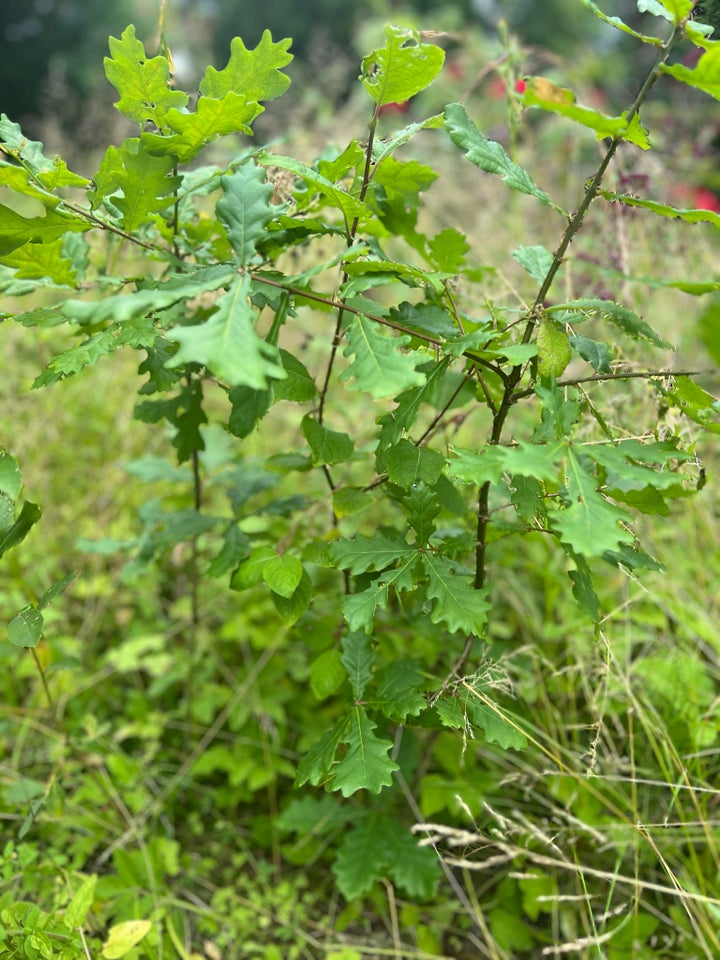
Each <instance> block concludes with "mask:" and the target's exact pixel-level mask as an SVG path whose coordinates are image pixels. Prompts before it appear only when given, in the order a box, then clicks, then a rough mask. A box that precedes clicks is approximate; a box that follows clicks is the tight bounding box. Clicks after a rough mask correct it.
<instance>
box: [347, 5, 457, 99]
mask: <svg viewBox="0 0 720 960" xmlns="http://www.w3.org/2000/svg"><path fill="white" fill-rule="evenodd" d="M444 62H445V53H444V52H443V50H441V48H440V47H437V46H435V45H434V44H430V43H422V42H421V40H420V35H419V34H418V33H417V31H415V30H403V29H402V28H401V27H395V26H392V25H390V24H389V25H388V26H386V27H385V46H384V47H381V48H380V49H379V50H373V52H372V53H370V54H368V55H367V56H366V57H365V58H364V59H363V62H362V83H363V86H364V87H365V89H366V90H367V92H368V93H369V94H370V96H371V97H372V98H373V100H374V101H375V103H377V104H378V105H379V106H383V105H384V104H386V103H403V102H404V101H405V100H409V99H410V98H411V97H414V96H415V94H417V93H420V91H421V90H424V89H425V88H426V87H429V86H430V84H431V83H432V82H433V80H434V79H435V77H436V76H437V75H438V74H439V73H440V71H441V70H442V65H443V63H444Z"/></svg>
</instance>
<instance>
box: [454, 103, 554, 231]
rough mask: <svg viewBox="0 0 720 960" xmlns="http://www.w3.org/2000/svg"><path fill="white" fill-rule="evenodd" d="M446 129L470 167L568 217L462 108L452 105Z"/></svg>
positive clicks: (460, 105) (455, 104)
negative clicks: (500, 180)
mask: <svg viewBox="0 0 720 960" xmlns="http://www.w3.org/2000/svg"><path fill="white" fill-rule="evenodd" d="M445 128H446V129H447V131H448V133H449V135H450V139H451V140H452V142H453V143H454V144H455V145H456V146H457V147H460V149H461V150H462V151H463V152H464V153H465V156H466V157H467V159H468V160H469V161H470V163H474V164H475V166H476V167H480V169H481V170H484V171H485V172H486V173H495V174H498V176H500V177H501V178H502V179H503V180H504V181H505V183H507V185H508V186H509V187H511V188H512V189H513V190H519V191H520V193H526V194H529V195H530V196H532V197H536V198H537V199H538V200H541V201H542V202H543V203H544V204H547V206H549V207H552V208H553V210H557V212H558V213H561V214H563V216H565V215H566V214H565V211H564V210H563V209H562V207H559V206H558V205H557V204H556V203H555V202H554V201H553V200H551V199H550V197H549V196H548V195H547V194H546V193H544V192H543V191H542V190H541V189H540V188H539V187H537V186H536V185H535V183H534V182H533V179H532V177H531V176H530V174H529V173H528V172H527V170H524V169H523V168H522V167H521V166H518V164H517V163H515V162H514V161H513V160H511V159H510V157H509V156H508V155H507V153H506V152H505V150H504V149H503V147H502V146H501V145H500V144H499V143H497V142H496V141H495V140H488V139H487V138H486V137H484V136H483V135H482V134H481V133H480V131H479V130H478V128H477V126H476V124H475V123H474V122H473V121H472V120H471V119H470V117H469V116H468V114H467V111H466V110H465V107H463V106H462V104H459V103H450V104H448V106H447V107H445Z"/></svg>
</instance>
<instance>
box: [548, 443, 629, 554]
mask: <svg viewBox="0 0 720 960" xmlns="http://www.w3.org/2000/svg"><path fill="white" fill-rule="evenodd" d="M566 472H567V497H568V505H567V506H566V507H565V509H563V510H560V511H558V512H557V513H554V514H551V516H550V519H551V525H552V527H553V529H555V530H557V531H558V533H559V534H560V538H561V540H562V541H563V543H566V544H568V545H569V546H570V547H572V549H573V550H574V552H575V553H577V554H580V555H581V556H586V557H601V556H602V555H603V554H604V553H605V551H606V550H615V549H617V546H618V544H620V543H627V544H630V543H632V542H633V541H634V539H635V538H634V536H633V534H632V533H631V532H630V531H629V530H628V529H627V528H626V527H625V526H624V525H621V523H622V524H625V523H628V522H629V520H630V517H629V516H628V515H627V513H625V512H624V511H623V510H621V509H620V508H619V507H616V506H614V504H612V503H611V502H610V501H609V500H608V499H607V498H606V497H605V496H603V494H601V493H599V492H598V489H597V486H598V484H597V481H596V480H595V478H594V477H593V476H592V475H591V474H589V473H588V472H587V470H586V469H585V467H584V465H583V462H582V461H581V459H580V458H579V456H578V455H577V453H575V450H574V449H573V448H572V447H570V448H569V449H568V457H567V468H566Z"/></svg>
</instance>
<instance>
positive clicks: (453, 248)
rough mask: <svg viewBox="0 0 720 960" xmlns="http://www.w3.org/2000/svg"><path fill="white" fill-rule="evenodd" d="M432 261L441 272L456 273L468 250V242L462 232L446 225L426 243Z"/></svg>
mask: <svg viewBox="0 0 720 960" xmlns="http://www.w3.org/2000/svg"><path fill="white" fill-rule="evenodd" d="M428 250H429V252H430V257H431V258H432V261H433V263H434V264H435V266H436V267H437V269H438V270H440V271H441V272H442V273H457V272H458V271H459V270H460V268H461V267H462V266H463V264H464V263H465V257H466V255H467V254H468V253H469V252H470V244H469V243H468V241H467V238H466V237H465V235H464V234H462V233H460V231H459V230H456V229H455V228H454V227H446V228H445V229H444V230H441V231H440V233H438V234H436V235H435V236H434V237H433V238H432V240H431V241H430V242H429V243H428Z"/></svg>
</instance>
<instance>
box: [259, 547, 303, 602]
mask: <svg viewBox="0 0 720 960" xmlns="http://www.w3.org/2000/svg"><path fill="white" fill-rule="evenodd" d="M262 575H263V580H264V581H265V583H266V584H267V585H268V586H269V587H270V589H271V590H272V591H274V592H275V593H278V594H280V596H281V597H285V598H286V599H288V598H289V597H291V596H292V595H293V593H295V590H296V589H297V586H298V584H299V583H300V581H301V580H302V575H303V565H302V563H301V562H300V560H298V558H297V557H293V556H291V555H290V554H289V553H283V554H282V555H280V556H275V557H271V558H270V559H269V560H268V561H267V563H266V564H265V566H264V567H263V574H262Z"/></svg>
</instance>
